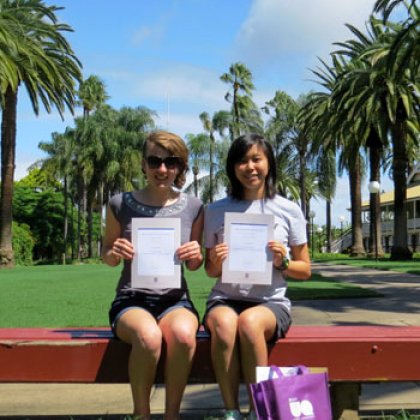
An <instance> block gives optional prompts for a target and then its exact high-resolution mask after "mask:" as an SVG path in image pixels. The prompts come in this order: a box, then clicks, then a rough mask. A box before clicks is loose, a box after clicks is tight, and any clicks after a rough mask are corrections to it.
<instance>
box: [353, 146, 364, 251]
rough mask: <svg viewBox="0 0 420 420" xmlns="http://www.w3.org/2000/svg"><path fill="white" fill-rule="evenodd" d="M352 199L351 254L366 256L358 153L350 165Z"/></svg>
mask: <svg viewBox="0 0 420 420" xmlns="http://www.w3.org/2000/svg"><path fill="white" fill-rule="evenodd" d="M349 183H350V201H351V226H352V231H351V234H352V241H353V244H352V246H351V252H350V255H351V256H352V257H364V256H365V255H366V252H365V248H364V246H363V229H362V193H361V167H360V155H359V154H357V155H356V157H355V158H354V160H353V161H352V162H351V164H350V165H349Z"/></svg>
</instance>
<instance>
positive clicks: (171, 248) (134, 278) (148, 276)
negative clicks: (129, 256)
mask: <svg viewBox="0 0 420 420" xmlns="http://www.w3.org/2000/svg"><path fill="white" fill-rule="evenodd" d="M180 231H181V222H180V219H173V218H148V217H146V218H133V219H132V241H133V246H134V251H135V253H134V258H133V262H132V266H131V286H132V287H138V288H151V289H165V288H179V287H180V286H181V263H180V261H178V260H177V258H176V257H175V252H176V249H177V248H178V247H179V246H180V242H181V240H180V234H181V232H180Z"/></svg>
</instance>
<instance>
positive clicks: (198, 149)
mask: <svg viewBox="0 0 420 420" xmlns="http://www.w3.org/2000/svg"><path fill="white" fill-rule="evenodd" d="M185 137H186V139H187V146H188V150H189V155H190V161H191V163H192V165H191V167H192V173H193V177H194V179H193V183H192V186H193V189H194V195H195V197H198V189H199V188H198V187H199V185H198V184H199V180H198V174H199V173H200V168H208V167H210V166H211V165H210V160H209V159H208V150H209V149H210V148H211V147H212V146H211V145H210V137H209V136H208V135H207V134H204V133H200V134H197V135H194V134H187V135H186V136H185ZM188 190H189V188H188V187H187V188H186V191H188Z"/></svg>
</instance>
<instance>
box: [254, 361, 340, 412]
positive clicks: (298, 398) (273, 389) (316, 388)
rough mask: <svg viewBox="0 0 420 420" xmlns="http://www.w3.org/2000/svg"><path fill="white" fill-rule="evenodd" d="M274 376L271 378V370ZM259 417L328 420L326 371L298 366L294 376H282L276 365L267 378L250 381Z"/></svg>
mask: <svg viewBox="0 0 420 420" xmlns="http://www.w3.org/2000/svg"><path fill="white" fill-rule="evenodd" d="M274 372H275V373H276V374H277V376H278V377H277V378H273V373H274ZM251 393H252V398H253V400H254V406H255V411H256V413H257V416H258V419H259V420H303V419H305V420H310V419H313V420H331V419H332V414H331V402H330V394H329V389H328V375H327V373H325V372H323V373H310V372H309V370H308V369H307V368H306V367H304V366H299V367H298V369H297V370H296V375H291V376H285V375H283V373H282V372H281V370H280V369H279V368H278V367H277V366H272V367H271V368H270V378H269V379H267V380H265V381H261V382H259V383H256V384H251Z"/></svg>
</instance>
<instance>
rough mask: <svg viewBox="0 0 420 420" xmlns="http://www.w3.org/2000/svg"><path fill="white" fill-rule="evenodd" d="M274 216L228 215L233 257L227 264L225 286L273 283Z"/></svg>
mask: <svg viewBox="0 0 420 420" xmlns="http://www.w3.org/2000/svg"><path fill="white" fill-rule="evenodd" d="M273 232H274V216H273V215H269V214H244V213H225V241H226V243H227V244H228V246H229V254H228V257H227V259H226V260H225V261H224V262H223V270H222V283H249V284H271V275H272V269H273V265H272V253H271V251H270V250H269V249H268V247H267V243H268V241H269V240H271V239H272V238H273V234H274V233H273Z"/></svg>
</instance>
